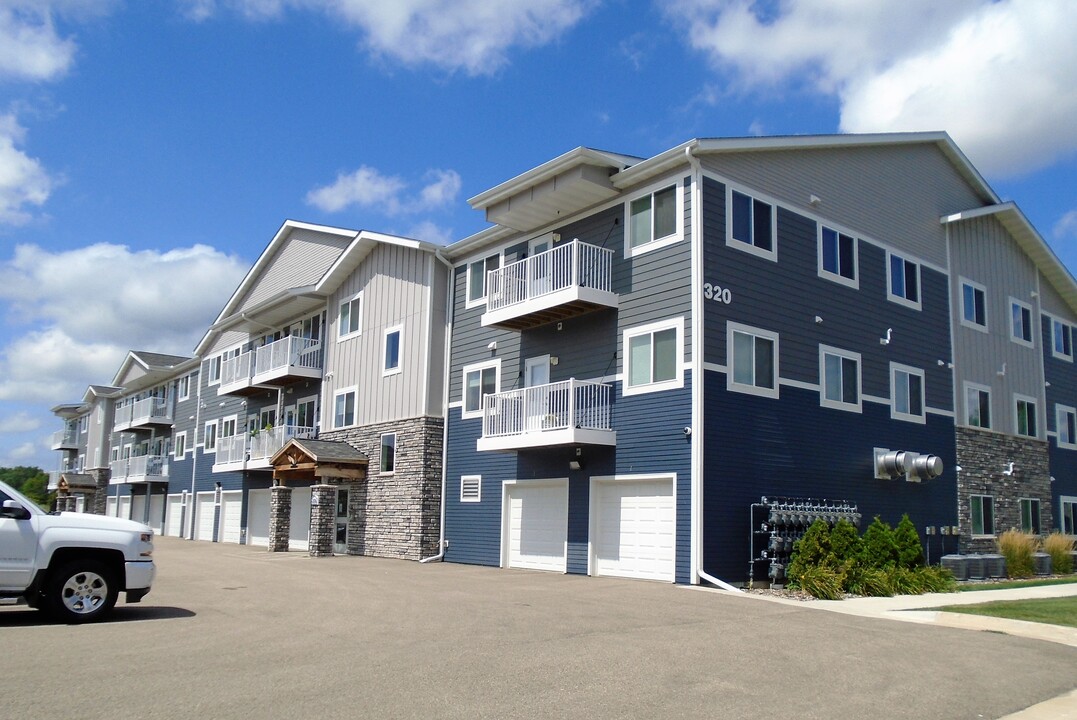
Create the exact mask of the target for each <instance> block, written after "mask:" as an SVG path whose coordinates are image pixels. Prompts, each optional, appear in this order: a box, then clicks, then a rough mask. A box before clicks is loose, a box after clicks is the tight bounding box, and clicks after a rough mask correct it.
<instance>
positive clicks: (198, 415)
mask: <svg viewBox="0 0 1077 720" xmlns="http://www.w3.org/2000/svg"><path fill="white" fill-rule="evenodd" d="M202 364H203V360H202V358H199V359H198V393H197V395H196V397H195V402H196V403H197V404H196V406H195V409H194V430H193V431H192V433H191V434H192V436H193V437H192V438H191V449H192V450H193V452H192V454H191V493H190V495H188V496H187V507H185V508H184V509H183V510H184V512H185V513H186V516H185V517H184V518H183V520H184V523H183V524H184V525H187V520H190V527H191V531H190V534H189V535H188V536H187V538H186V539H187V540H193V539H194V497H195V496H194V479H195V477H196V476H197V475H198V426H199V425H200V424H201V422H202ZM202 442H203V443H205V442H206V438H205V436H203V437H202ZM205 450H206V448H205V446H204V445H203V447H202V452H205ZM165 506H166V508H165V512H166V513H167V512H168V509H167V506H168V498H167V496H166V497H165Z"/></svg>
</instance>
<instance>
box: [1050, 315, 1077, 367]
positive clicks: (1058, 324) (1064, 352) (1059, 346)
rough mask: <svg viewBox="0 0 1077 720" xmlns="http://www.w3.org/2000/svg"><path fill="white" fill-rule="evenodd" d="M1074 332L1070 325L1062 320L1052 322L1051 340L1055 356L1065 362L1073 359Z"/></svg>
mask: <svg viewBox="0 0 1077 720" xmlns="http://www.w3.org/2000/svg"><path fill="white" fill-rule="evenodd" d="M1072 335H1073V332H1072V330H1071V328H1070V326H1069V325H1067V324H1066V323H1064V322H1062V321H1061V320H1052V321H1051V340H1052V344H1053V346H1054V349H1053V352H1054V356H1055V357H1057V358H1062V359H1063V360H1072V359H1073V345H1072V342H1073V338H1072Z"/></svg>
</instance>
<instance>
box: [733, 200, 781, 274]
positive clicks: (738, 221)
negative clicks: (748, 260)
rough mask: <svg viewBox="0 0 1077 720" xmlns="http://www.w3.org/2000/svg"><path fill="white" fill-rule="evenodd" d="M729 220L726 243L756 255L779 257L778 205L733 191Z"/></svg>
mask: <svg viewBox="0 0 1077 720" xmlns="http://www.w3.org/2000/svg"><path fill="white" fill-rule="evenodd" d="M726 214H727V217H729V218H730V220H729V221H728V222H727V223H726V224H727V226H728V227H729V234H728V237H727V241H726V244H727V245H729V246H730V247H736V248H739V249H741V250H747V251H748V252H751V253H753V254H755V255H759V256H761V257H765V258H768V259H770V260H777V259H778V249H777V242H776V239H775V235H776V230H777V224H778V223H777V221H776V213H775V209H774V206H773V205H771V204H770V203H765V202H763V201H762V200H756V199H755V198H753V197H751V196H750V195H745V194H744V193H741V192H737V191H736V190H730V191H729V206H728V207H727V213H726Z"/></svg>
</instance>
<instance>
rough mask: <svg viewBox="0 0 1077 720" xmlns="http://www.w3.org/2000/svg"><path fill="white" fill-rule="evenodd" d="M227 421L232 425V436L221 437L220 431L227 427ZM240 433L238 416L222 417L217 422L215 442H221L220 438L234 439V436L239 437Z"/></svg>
mask: <svg viewBox="0 0 1077 720" xmlns="http://www.w3.org/2000/svg"><path fill="white" fill-rule="evenodd" d="M229 421H231V423H232V428H233V432H232V434H231V435H221V430H222V429H224V426H225V425H227V424H228V422H229ZM241 431H242V428H241V427H240V426H239V415H226V416H224V417H222V418H219V419H218V420H217V442H218V443H219V442H220V441H221V438H222V437H235V436H236V435H239V434H240V432H241Z"/></svg>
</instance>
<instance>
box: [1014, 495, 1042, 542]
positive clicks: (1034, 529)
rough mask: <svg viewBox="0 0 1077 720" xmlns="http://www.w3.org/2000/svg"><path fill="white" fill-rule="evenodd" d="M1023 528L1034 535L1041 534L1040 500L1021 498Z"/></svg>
mask: <svg viewBox="0 0 1077 720" xmlns="http://www.w3.org/2000/svg"><path fill="white" fill-rule="evenodd" d="M1018 502H1019V503H1020V505H1021V530H1023V531H1024V532H1027V533H1032V534H1033V535H1039V534H1040V501H1039V500H1037V499H1036V498H1021V499H1020V500H1019V501H1018Z"/></svg>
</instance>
